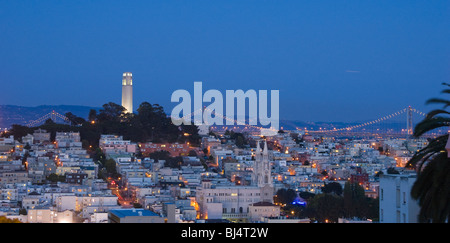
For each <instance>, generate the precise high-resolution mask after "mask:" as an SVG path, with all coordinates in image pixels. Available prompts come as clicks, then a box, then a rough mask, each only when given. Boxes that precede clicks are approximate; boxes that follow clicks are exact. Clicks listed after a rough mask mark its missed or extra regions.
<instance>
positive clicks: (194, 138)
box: [2, 102, 200, 149]
mask: <svg viewBox="0 0 450 243" xmlns="http://www.w3.org/2000/svg"><path fill="white" fill-rule="evenodd" d="M124 111H125V108H124V107H122V106H121V105H118V104H115V103H113V102H109V103H107V104H104V105H103V106H102V109H100V110H99V111H98V112H97V111H96V110H91V111H90V112H89V115H88V119H87V120H86V119H84V118H82V117H78V116H76V115H74V114H72V113H70V112H68V113H66V114H65V115H66V117H67V118H68V120H69V123H70V124H56V123H54V122H53V121H52V120H50V119H49V120H47V121H46V122H45V123H44V124H43V125H41V126H38V127H26V126H22V125H17V124H15V125H12V129H11V130H9V131H8V132H7V133H4V134H2V136H10V135H14V138H15V139H16V140H19V141H20V139H21V138H22V137H23V136H25V135H27V134H32V133H33V132H34V131H35V130H37V129H39V128H40V129H44V130H47V131H48V132H50V139H51V141H54V139H55V134H56V132H68V131H74V132H80V137H81V140H82V143H83V147H84V148H86V149H87V148H90V147H92V148H96V147H97V146H98V142H99V139H100V135H101V134H115V135H120V136H123V138H124V139H125V140H131V141H132V142H155V143H161V142H169V143H173V142H180V143H184V142H189V143H190V144H191V145H193V146H197V145H199V144H200V136H199V135H198V127H197V126H195V125H181V126H176V125H174V124H173V123H172V121H171V119H170V117H168V116H167V115H166V113H165V112H164V109H163V107H162V106H160V105H158V104H150V103H148V102H143V103H142V104H140V106H139V108H138V109H137V113H125V112H124Z"/></svg>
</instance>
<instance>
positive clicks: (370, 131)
mask: <svg viewBox="0 0 450 243" xmlns="http://www.w3.org/2000/svg"><path fill="white" fill-rule="evenodd" d="M205 111H208V112H210V113H211V115H213V116H218V117H219V118H221V119H223V121H224V124H225V123H226V121H228V122H229V123H232V124H234V125H215V124H207V123H206V124H205V125H209V126H210V128H211V129H212V130H213V131H214V130H217V131H219V130H223V131H224V130H234V131H241V132H249V133H252V132H260V131H261V130H262V129H268V130H273V128H270V127H263V126H258V125H250V121H249V120H247V122H245V121H244V122H243V121H240V120H236V119H234V118H230V117H227V116H226V115H223V114H220V113H218V112H216V111H215V110H210V109H208V108H207V107H203V108H202V109H198V110H196V111H194V112H192V113H190V114H186V115H184V116H183V117H181V118H180V117H174V119H182V120H189V121H193V119H195V118H196V117H197V116H196V115H199V114H201V115H202V114H203V112H205ZM405 115H406V116H405ZM413 115H416V116H417V117H416V120H417V121H421V120H423V118H424V117H425V116H426V113H424V112H421V111H419V110H417V109H415V108H412V107H411V106H408V107H405V108H403V109H401V110H398V111H396V112H393V113H391V114H388V115H385V116H382V117H379V118H377V119H373V120H370V121H366V122H361V123H359V124H354V125H348V126H342V125H341V126H340V127H339V126H338V125H333V124H332V123H328V124H326V125H324V126H323V127H317V126H316V127H311V126H309V127H298V126H297V127H295V130H297V131H299V132H303V133H306V134H311V135H325V136H385V135H395V136H400V135H402V136H411V135H412V133H413V130H414V124H413ZM48 119H51V120H52V121H53V122H55V123H60V124H70V121H69V119H68V118H67V117H66V116H65V115H62V114H60V113H58V112H56V111H54V110H53V111H51V112H49V113H47V114H45V115H43V116H42V117H40V118H38V119H36V120H32V121H29V122H27V123H26V126H28V127H36V126H39V125H42V124H43V123H44V122H45V121H47V120H48ZM396 119H397V122H396V123H392V121H395V120H396ZM399 119H400V120H403V121H401V122H399ZM390 122H391V123H390ZM393 124H395V125H393ZM276 132H278V131H276ZM442 132H447V130H445V131H444V130H442V131H441V130H438V131H434V133H432V134H428V135H432V136H433V135H435V134H442Z"/></svg>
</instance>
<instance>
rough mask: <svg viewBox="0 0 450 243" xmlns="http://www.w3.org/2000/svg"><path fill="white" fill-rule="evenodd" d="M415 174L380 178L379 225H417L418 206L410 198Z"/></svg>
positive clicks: (390, 175)
mask: <svg viewBox="0 0 450 243" xmlns="http://www.w3.org/2000/svg"><path fill="white" fill-rule="evenodd" d="M415 180H416V174H384V175H381V176H380V190H379V193H380V195H379V200H380V211H379V212H380V223H417V222H418V215H419V210H420V208H419V205H418V203H417V201H415V200H414V199H412V198H411V188H412V185H413V184H414V182H415Z"/></svg>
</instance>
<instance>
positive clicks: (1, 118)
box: [0, 105, 100, 128]
mask: <svg viewBox="0 0 450 243" xmlns="http://www.w3.org/2000/svg"><path fill="white" fill-rule="evenodd" d="M91 109H94V110H97V111H98V110H99V109H100V108H99V107H89V106H79V105H40V106H35V107H26V106H17V105H0V128H9V127H10V126H11V125H13V124H19V125H25V124H26V123H28V122H30V121H34V120H36V119H39V118H40V117H42V116H44V115H46V114H48V113H50V112H52V111H56V112H58V113H60V114H62V115H64V114H65V113H67V112H72V114H74V115H76V116H79V117H83V118H85V119H87V117H88V115H89V111H90V110H91Z"/></svg>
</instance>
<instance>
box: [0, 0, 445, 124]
mask: <svg viewBox="0 0 450 243" xmlns="http://www.w3.org/2000/svg"><path fill="white" fill-rule="evenodd" d="M123 72H132V73H133V85H134V107H135V108H137V107H138V105H139V104H140V103H141V102H143V101H148V102H149V103H152V104H155V103H157V104H160V105H162V106H163V107H164V108H165V110H166V111H167V112H168V113H170V111H171V109H172V107H173V106H175V105H176V104H175V103H171V102H170V96H171V94H172V92H174V91H175V90H177V89H186V90H188V91H190V92H191V93H192V94H193V84H194V81H202V82H203V89H204V91H206V90H208V89H218V90H220V91H222V93H223V94H224V95H225V90H227V89H229V90H237V89H243V90H249V89H254V90H280V117H281V119H293V120H305V121H357V120H364V119H374V118H378V117H381V116H384V115H386V114H389V113H392V112H395V111H398V110H400V109H402V108H405V107H407V106H408V105H411V106H413V107H415V108H417V109H418V110H421V111H425V112H426V111H429V110H431V109H434V108H437V107H436V106H433V105H425V101H426V100H427V99H429V98H432V97H442V95H441V94H440V90H441V89H442V88H443V86H442V85H441V83H442V82H450V1H448V0H443V1H438V0H433V1H425V0H424V1H414V0H406V1H400V0H395V1H392V0H386V1H384V0H379V1H366V0H354V1H344V0H339V1H336V0H330V1H320V0H314V1H301V0H296V1H283V0H278V1H275V0H274V1H264V0H256V1H249V0H239V1H234V0H227V1H225V0H224V1H220V0H217V1H212V0H205V1H199V0H189V1H188V0H185V1H173V0H164V1H162V0H160V1H150V0H145V1H129V0H128V1H115V0H106V1H100V0H96V1H85V0H82V1H50V0H45V1H42V0H41V1H27V0H23V1H22V0H21V1H17V0H12V1H9V0H1V1H0V80H1V83H0V84H1V95H0V104H3V105H22V106H38V105H60V104H64V105H86V106H95V107H100V106H101V105H103V104H105V103H107V102H110V101H111V102H115V103H118V104H120V102H121V78H122V73H123ZM439 108H440V107H439Z"/></svg>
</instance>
